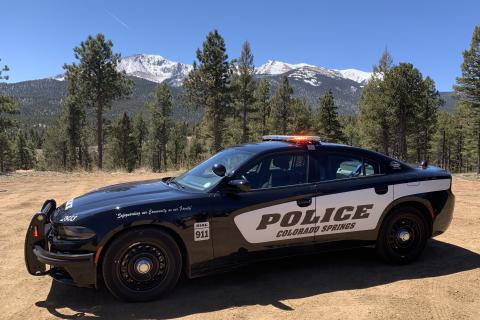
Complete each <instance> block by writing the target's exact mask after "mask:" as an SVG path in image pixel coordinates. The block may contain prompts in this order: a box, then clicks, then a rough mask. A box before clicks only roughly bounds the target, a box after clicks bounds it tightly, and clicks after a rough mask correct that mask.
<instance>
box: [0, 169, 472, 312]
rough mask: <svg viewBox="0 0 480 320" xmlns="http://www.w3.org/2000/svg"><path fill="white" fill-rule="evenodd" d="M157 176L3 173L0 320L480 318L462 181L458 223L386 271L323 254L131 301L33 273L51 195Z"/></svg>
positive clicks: (350, 255) (348, 255) (373, 263)
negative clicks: (37, 220)
mask: <svg viewBox="0 0 480 320" xmlns="http://www.w3.org/2000/svg"><path fill="white" fill-rule="evenodd" d="M156 177H159V175H157V174H152V173H135V174H125V173H117V174H107V173H78V174H68V175H67V174H60V173H48V172H46V173H45V172H44V173H28V172H27V173H16V174H13V175H8V176H0V218H1V220H0V221H1V226H0V250H1V251H0V252H1V253H2V254H1V255H0V273H1V276H0V299H1V300H2V301H1V302H0V319H54V318H62V319H84V318H85V319H88V318H112V319H165V318H188V319H387V318H388V319H402V320H406V319H480V268H479V267H480V181H479V180H476V179H474V178H472V177H468V176H456V177H455V179H454V183H453V189H454V193H455V195H456V207H455V217H454V220H453V222H452V225H451V226H450V229H449V230H448V231H447V232H446V233H445V234H444V235H441V236H439V237H438V238H436V239H435V240H431V241H430V243H429V245H428V247H427V249H426V251H425V254H424V255H423V256H422V258H421V259H420V260H419V261H417V262H415V263H414V264H411V265H407V266H390V265H386V264H384V263H382V262H380V261H378V260H377V259H376V257H375V255H374V252H373V250H372V249H368V248H365V249H356V250H350V251H344V252H336V253H328V254H318V255H315V256H308V257H302V258H295V259H287V260H281V261H274V262H269V263H262V264H259V265H252V266H249V267H246V268H242V269H240V270H238V271H235V272H230V273H225V274H220V275H214V276H209V277H204V278H199V279H193V280H182V281H181V282H180V283H179V285H178V287H177V288H176V290H175V291H174V292H173V293H172V294H171V295H169V296H168V297H166V298H164V299H162V300H159V301H155V302H150V303H140V304H127V303H121V302H118V301H116V300H115V299H113V298H112V297H111V296H110V295H109V293H108V292H107V291H106V290H105V289H101V290H93V289H79V288H75V287H68V286H64V285H61V284H57V283H53V282H52V279H51V278H49V277H33V276H30V275H29V274H28V273H27V271H26V269H25V266H24V262H23V242H24V236H25V231H26V229H27V227H28V223H29V221H30V218H31V216H32V214H33V213H34V212H35V211H37V210H38V209H39V208H40V206H41V205H42V203H43V201H44V200H45V199H49V198H52V197H54V198H55V199H57V202H60V203H61V202H63V201H66V200H67V199H70V198H72V197H74V196H78V195H80V194H82V193H84V192H86V191H89V190H91V189H94V188H96V187H99V186H102V185H108V184H112V183H118V182H125V181H132V180H144V179H151V178H156Z"/></svg>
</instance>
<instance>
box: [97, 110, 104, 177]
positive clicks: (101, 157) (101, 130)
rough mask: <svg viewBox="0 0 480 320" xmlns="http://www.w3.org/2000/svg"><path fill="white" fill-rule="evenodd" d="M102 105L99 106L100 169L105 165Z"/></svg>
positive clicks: (98, 140)
mask: <svg viewBox="0 0 480 320" xmlns="http://www.w3.org/2000/svg"><path fill="white" fill-rule="evenodd" d="M102 111H103V110H102V105H100V104H99V105H98V106H97V147H98V162H97V167H98V169H102V167H103V112H102Z"/></svg>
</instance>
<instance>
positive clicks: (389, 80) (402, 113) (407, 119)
mask: <svg viewBox="0 0 480 320" xmlns="http://www.w3.org/2000/svg"><path fill="white" fill-rule="evenodd" d="M384 85H385V90H386V95H387V97H388V98H387V107H388V108H389V110H390V112H391V113H392V116H393V118H394V119H395V122H391V124H392V125H393V124H395V125H394V131H393V133H394V139H395V149H394V156H396V157H397V158H399V159H400V160H408V145H407V140H408V138H409V137H410V136H411V135H412V134H413V133H415V131H416V129H417V128H418V121H419V120H418V117H417V115H418V111H419V106H420V105H421V103H422V102H421V100H422V98H423V92H424V84H423V79H422V74H421V73H420V71H418V69H416V68H414V67H413V65H412V64H410V63H400V64H399V65H398V66H395V67H393V68H392V69H391V70H390V72H388V73H387V74H386V75H385V79H384Z"/></svg>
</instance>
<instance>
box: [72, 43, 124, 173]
mask: <svg viewBox="0 0 480 320" xmlns="http://www.w3.org/2000/svg"><path fill="white" fill-rule="evenodd" d="M112 47H113V43H112V41H110V40H105V36H104V35H103V34H97V35H96V36H95V37H92V36H89V37H88V38H87V40H85V41H82V42H81V43H80V46H79V47H75V48H74V49H73V50H74V52H75V58H76V59H78V60H79V64H75V63H74V64H71V65H65V66H64V69H65V70H66V73H67V79H70V80H71V81H73V82H74V85H75V90H74V91H75V93H76V95H77V96H78V97H79V99H81V101H82V103H83V104H84V105H85V106H87V107H90V108H93V109H94V110H95V113H96V121H97V147H98V161H97V166H98V168H99V169H101V168H102V165H103V144H104V128H103V123H104V117H103V114H104V112H105V110H106V109H108V108H110V107H111V105H112V101H113V100H116V99H120V98H123V97H125V96H128V95H130V94H131V92H132V88H133V82H132V81H131V80H128V79H127V78H126V74H125V72H118V71H117V65H118V63H119V60H120V54H117V53H113V51H112Z"/></svg>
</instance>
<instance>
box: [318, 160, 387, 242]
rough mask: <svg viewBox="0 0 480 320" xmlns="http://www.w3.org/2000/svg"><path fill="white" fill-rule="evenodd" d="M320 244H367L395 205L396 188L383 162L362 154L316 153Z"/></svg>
mask: <svg viewBox="0 0 480 320" xmlns="http://www.w3.org/2000/svg"><path fill="white" fill-rule="evenodd" d="M315 159H316V177H317V179H318V184H317V189H316V191H317V195H316V199H315V203H316V212H317V225H316V226H317V228H316V229H317V230H316V232H315V240H316V241H332V240H363V239H366V238H369V237H368V233H369V232H373V231H374V229H375V228H376V226H377V223H378V221H379V219H380V217H381V215H382V213H383V211H384V210H385V208H386V207H387V206H388V205H389V204H390V203H391V202H392V201H393V185H391V183H389V179H388V177H387V176H386V175H385V169H384V168H383V167H382V165H381V163H380V162H379V161H375V159H369V158H366V157H364V156H362V154H349V153H341V152H323V151H317V152H316V153H315Z"/></svg>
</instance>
